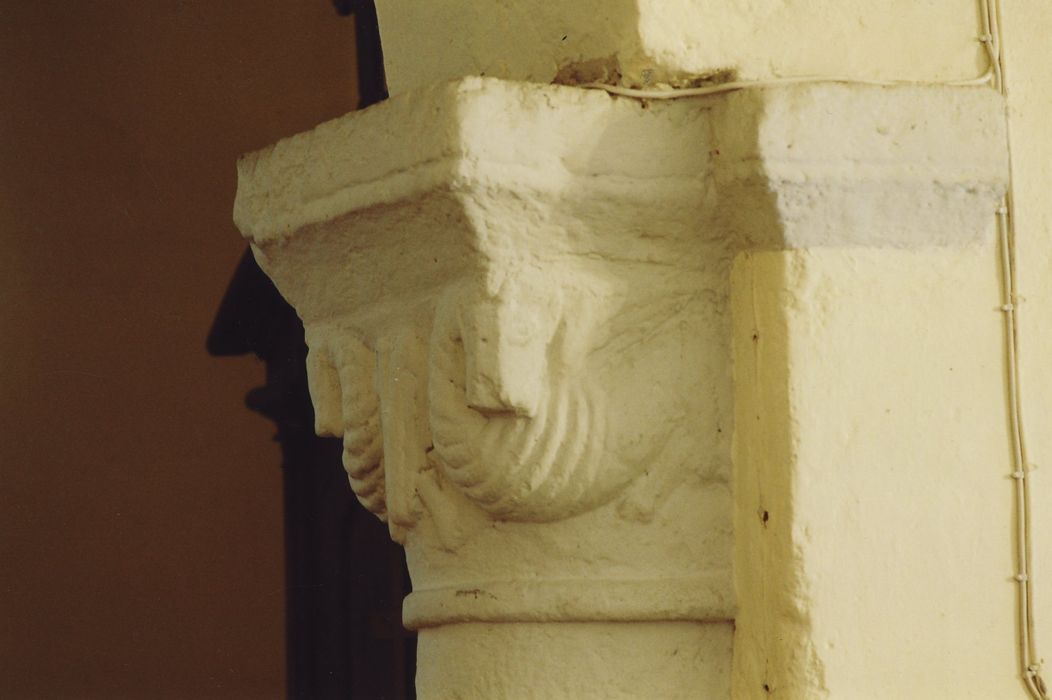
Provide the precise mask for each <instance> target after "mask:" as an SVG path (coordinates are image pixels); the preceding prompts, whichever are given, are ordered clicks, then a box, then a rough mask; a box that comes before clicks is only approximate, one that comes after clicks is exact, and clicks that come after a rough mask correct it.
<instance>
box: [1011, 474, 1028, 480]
mask: <svg viewBox="0 0 1052 700" xmlns="http://www.w3.org/2000/svg"><path fill="white" fill-rule="evenodd" d="M1012 478H1013V479H1017V480H1022V479H1025V478H1026V473H1025V472H1012Z"/></svg>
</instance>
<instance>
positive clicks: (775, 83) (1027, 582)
mask: <svg viewBox="0 0 1052 700" xmlns="http://www.w3.org/2000/svg"><path fill="white" fill-rule="evenodd" d="M979 19H980V23H981V25H982V30H981V31H982V33H981V34H980V35H979V37H978V39H979V42H980V43H981V44H982V45H983V47H984V48H985V49H986V54H987V59H988V61H989V66H988V68H987V70H986V72H984V73H983V74H982V75H981V76H979V77H977V78H969V79H964V80H951V81H914V80H870V79H860V78H852V77H848V76H821V75H817V76H793V77H784V78H771V79H767V80H754V81H734V82H726V83H719V84H715V85H705V86H701V87H694V88H668V89H663V90H642V89H637V88H628V87H621V86H618V85H606V84H603V83H594V82H593V83H585V84H583V85H580V86H579V87H582V88H588V89H593V90H605V91H606V92H608V93H610V94H612V95H618V96H621V97H631V98H636V99H640V100H675V99H683V98H688V97H703V96H707V95H718V94H723V93H728V92H734V91H736V90H748V89H760V88H770V87H780V86H785V85H799V84H821V83H836V84H844V85H870V86H877V87H902V86H934V85H944V86H953V87H983V86H986V87H993V88H994V89H995V90H997V91H998V92H999V93H1000V94H1001V96H1002V97H1003V98H1004V105H1005V124H1006V135H1007V150H1008V162H1009V169H1008V172H1009V175H1008V187H1007V192H1006V194H1005V196H1004V199H1003V200H1002V202H1001V205H1000V206H999V207H998V209H997V211H996V222H997V236H998V242H999V246H998V247H999V253H1000V266H1001V296H1002V304H1001V306H1000V309H1001V311H1002V312H1003V315H1004V326H1005V375H1006V378H1005V382H1006V388H1007V394H1008V419H1009V429H1010V438H1011V441H1012V464H1013V467H1014V468H1013V471H1012V473H1011V477H1012V480H1013V482H1014V484H1015V487H1014V497H1015V525H1014V532H1013V536H1014V539H1015V543H1014V544H1015V550H1016V552H1015V560H1016V573H1015V575H1014V576H1013V577H1012V579H1013V580H1014V581H1015V582H1016V583H1017V584H1018V588H1017V592H1018V594H1017V616H1018V625H1017V627H1018V638H1017V642H1018V646H1019V648H1018V658H1019V663H1020V671H1021V676H1022V680H1023V684H1024V686H1025V687H1026V690H1027V693H1028V694H1029V695H1030V697H1031V698H1033V700H1050V696H1049V693H1048V686H1047V685H1046V684H1045V682H1044V680H1043V679H1042V677H1041V660H1040V656H1039V655H1038V653H1037V643H1036V640H1035V635H1034V595H1033V583H1034V582H1033V524H1032V512H1033V508H1032V504H1031V498H1030V474H1031V465H1030V462H1029V458H1028V456H1027V450H1026V440H1025V435H1024V430H1023V404H1022V391H1021V384H1022V382H1021V379H1020V368H1019V321H1018V311H1019V300H1020V298H1021V297H1020V296H1019V293H1018V290H1017V279H1016V245H1015V243H1016V236H1015V198H1014V196H1013V187H1012V143H1011V133H1010V119H1009V113H1008V86H1007V83H1006V82H1005V70H1004V63H1005V60H1004V42H1003V40H1002V33H1001V5H1000V0H979Z"/></svg>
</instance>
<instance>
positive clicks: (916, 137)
mask: <svg viewBox="0 0 1052 700" xmlns="http://www.w3.org/2000/svg"><path fill="white" fill-rule="evenodd" d="M622 5H624V7H621V6H622ZM659 5H660V7H659ZM709 5H712V4H711V3H702V2H700V0H699V1H697V2H693V1H692V2H688V1H687V0H682V1H680V2H670V3H668V4H667V5H662V4H660V3H651V2H642V1H640V2H638V3H627V2H625V3H594V2H583V3H569V2H566V3H558V2H557V3H523V4H522V8H520V9H512V8H511V5H510V4H507V3H492V4H489V3H472V2H453V0H442V1H437V0H436V1H435V2H428V3H413V4H412V5H410V4H409V3H406V2H404V1H401V0H387V1H386V2H379V3H378V13H379V17H380V22H381V30H382V31H383V39H384V46H385V57H386V60H387V63H388V69H389V79H390V81H391V86H392V93H393V97H392V98H391V99H390V100H388V101H386V102H384V103H381V104H379V105H376V106H374V107H371V108H369V109H367V110H365V111H363V112H359V113H353V114H350V115H347V116H345V117H342V118H340V119H337V120H334V121H332V122H328V123H326V124H322V125H320V126H319V127H317V128H316V129H314V130H313V131H311V132H308V133H305V134H300V135H297V136H293V137H291V138H288V139H285V140H283V141H281V142H279V143H277V144H275V145H274V146H272V147H270V148H268V149H265V150H263V151H260V152H258V153H254V154H251V155H249V156H246V157H245V158H244V159H243V160H242V161H241V163H240V166H239V188H238V196H237V202H236V207H235V218H236V221H237V223H238V226H239V227H240V229H241V231H242V232H243V233H244V234H245V236H246V237H247V238H248V239H249V240H250V241H251V243H252V246H253V250H254V252H255V254H256V258H257V260H258V261H259V263H260V265H261V266H262V267H263V269H264V270H265V271H266V272H267V273H268V274H269V275H270V276H271V277H272V278H273V279H274V281H275V283H276V284H277V286H278V288H279V289H280V290H281V292H282V294H284V295H285V297H286V298H287V299H288V300H289V301H290V303H292V305H293V306H294V307H295V308H296V310H297V311H298V313H299V314H300V316H301V317H302V318H303V320H304V323H305V326H306V329H307V340H308V344H309V346H310V357H309V367H308V370H309V376H310V382H311V393H312V397H313V399H314V405H315V411H316V418H317V428H318V431H319V432H320V433H323V434H332V435H339V436H342V437H343V440H344V447H345V449H344V465H345V467H346V468H347V470H348V473H349V477H350V482H351V487H352V488H353V489H354V491H355V493H356V494H357V495H358V498H359V500H360V501H361V502H362V504H363V506H364V507H366V508H368V509H370V510H371V511H373V512H374V513H376V515H377V516H378V517H380V518H382V519H384V520H385V521H386V522H387V523H388V525H389V527H390V531H391V534H392V536H393V537H394V538H395V539H396V540H397V541H399V542H401V543H402V544H404V545H405V547H406V551H407V556H408V561H409V567H410V573H411V575H412V579H413V592H412V593H411V594H410V595H409V596H408V598H407V599H406V601H405V605H404V613H403V617H404V622H405V624H406V625H407V626H408V627H410V628H413V629H418V630H420V647H419V663H418V677H417V687H418V694H419V696H420V697H421V698H423V699H425V700H427V699H439V698H441V699H446V698H450V699H452V698H466V699H467V698H469V699H472V700H475V699H478V700H489V699H493V700H499V699H503V698H508V699H518V698H538V699H541V698H544V699H549V698H597V699H598V698H641V699H642V698H646V699H648V700H649V699H660V698H713V699H719V700H723V699H726V698H731V697H734V698H765V697H780V698H793V699H801V700H804V699H810V698H822V697H831V698H845V699H853V698H892V697H894V698H943V697H945V698H950V697H953V698H955V699H956V698H963V697H975V698H1001V697H1016V696H1019V697H1024V696H1025V695H1023V693H1024V691H1023V689H1022V685H1021V684H1020V681H1019V678H1018V674H1017V673H1016V672H1015V671H1016V665H1017V664H1016V660H1015V657H1014V656H1013V654H1014V651H1015V649H1016V641H1015V637H1014V634H1015V630H1014V626H1013V604H1014V603H1013V596H1014V595H1015V590H1014V588H1013V587H1012V586H1011V585H1010V584H1009V583H1006V580H1007V579H1008V578H1009V577H1010V575H1011V573H1012V570H1013V569H1012V567H1013V563H1012V549H1011V531H1010V523H1011V519H1012V511H1011V508H1012V502H1011V499H1010V498H1009V493H1010V492H1009V491H1008V490H1007V489H1008V487H1007V486H1005V485H1004V481H1005V480H1004V476H1005V474H1007V472H1008V471H1010V466H1009V461H1008V453H1007V451H1006V447H1005V440H1006V437H1005V436H1006V433H1005V418H1004V376H1003V370H1002V368H1003V363H1004V347H1003V335H1002V326H1001V325H1000V324H1001V321H1002V319H1001V316H1000V315H999V313H998V312H997V308H996V307H997V305H998V303H999V286H998V285H999V282H998V276H997V263H996V260H997V258H996V241H995V233H996V222H997V219H996V216H995V212H996V210H997V208H998V207H999V206H1000V205H1001V202H1002V199H1003V197H1004V196H1005V194H1006V192H1007V191H1008V187H1009V182H1010V168H1009V166H1010V164H1009V153H1008V149H1007V148H1006V143H1007V138H1008V137H1007V133H1006V121H1005V105H1004V101H1003V98H1002V96H1001V95H1000V94H999V93H998V92H997V91H995V90H992V89H990V88H989V87H988V86H986V85H967V86H965V85H956V86H952V85H939V84H923V85H896V86H879V85H863V84H853V85H850V84H828V83H822V82H816V83H811V84H800V85H783V86H772V87H766V88H763V89H751V90H740V91H728V92H724V93H721V94H714V95H708V96H702V97H694V98H689V99H681V100H673V101H662V100H639V99H633V98H627V97H616V96H612V95H608V94H607V93H605V92H602V91H598V90H586V89H583V88H581V87H579V86H572V85H551V84H546V83H549V82H551V81H553V80H556V81H559V82H567V81H569V82H573V81H574V80H581V79H589V80H591V79H600V80H607V81H616V80H621V81H622V82H624V83H625V84H633V83H634V84H636V85H646V83H647V82H648V81H650V82H660V81H665V82H669V83H671V84H673V85H679V86H683V85H689V84H693V82H696V80H695V79H696V78H698V77H699V76H703V77H704V76H709V77H712V76H717V79H720V80H723V79H727V78H728V77H730V76H731V75H736V76H738V77H739V78H740V77H746V78H758V79H764V78H769V77H771V75H772V73H774V74H784V72H785V71H798V69H799V71H803V70H805V69H808V68H810V69H811V70H814V71H824V72H828V71H831V70H834V69H835V70H837V72H843V71H850V72H853V74H855V75H857V77H860V78H874V77H876V78H895V79H899V78H902V79H910V80H919V81H929V82H934V81H947V80H951V79H957V78H967V77H974V76H975V75H978V74H980V73H981V72H982V70H983V69H984V64H982V63H981V61H980V60H979V58H981V57H982V55H983V54H982V50H981V47H979V46H978V42H976V38H975V37H976V27H977V23H978V20H977V15H976V10H975V7H974V6H973V5H972V4H970V3H954V2H950V1H949V0H942V1H941V2H939V3H927V4H922V3H905V2H896V3H891V4H890V5H891V6H889V7H886V8H883V7H882V8H881V9H880V10H877V9H874V8H873V7H872V6H871V5H870V4H867V3H812V4H807V5H806V7H805V6H804V5H802V4H801V5H800V6H799V7H797V6H796V5H795V4H794V3H791V2H780V3H724V4H721V5H714V6H712V7H709ZM819 6H820V7H821V8H825V9H826V10H828V12H827V13H826V15H822V16H823V18H824V19H823V21H826V22H828V24H829V27H830V28H831V31H832V36H833V38H832V40H831V42H830V45H829V46H828V47H826V50H825V51H823V50H821V49H819V48H813V49H811V50H810V52H807V51H804V50H803V49H800V48H799V47H797V46H795V45H794V47H792V49H791V50H790V48H788V47H787V45H786V44H785V41H786V40H785V38H784V37H782V36H781V34H780V33H779V32H777V31H776V29H777V28H776V27H775V26H774V25H773V24H772V22H774V21H775V19H777V18H782V19H783V20H784V22H785V28H786V29H787V30H789V29H792V30H793V31H799V32H805V31H812V33H813V29H810V30H809V29H808V28H809V27H812V23H813V21H814V19H815V17H816V16H818V15H815V13H816V12H818V10H817V9H816V8H817V7H819ZM524 8H529V9H530V11H529V12H527V11H526V10H525V9H524ZM677 13H678V14H677ZM819 14H820V15H821V13H819ZM677 18H678V21H673V20H674V19H677ZM943 18H944V19H945V21H943ZM897 21H901V22H902V23H903V26H904V27H906V29H904V30H903V31H902V32H900V33H897V34H896V35H895V40H894V42H892V43H893V48H894V49H895V50H894V51H891V52H889V53H888V54H885V53H884V48H886V47H885V46H884V44H882V42H881V37H882V36H885V34H886V33H884V34H882V32H883V31H884V29H883V28H886V27H888V26H892V25H894V24H895V22H897ZM425 25H426V27H428V28H429V29H428V31H425V29H424V27H425ZM753 25H755V31H753V30H752V29H751V28H752V27H753ZM1049 26H1052V23H1050V25H1049ZM559 27H565V30H561V29H558V28H559ZM722 27H726V31H725V32H723V31H719V30H720V29H721V28H722ZM867 28H868V29H867ZM512 29H514V30H515V31H512ZM502 31H503V32H511V33H510V34H508V36H509V37H510V38H509V39H508V41H507V42H502V41H498V39H499V37H500V36H502V35H501V34H500V32H502ZM564 34H565V35H566V37H567V38H566V40H565V41H563V40H562V39H561V38H559V37H562V36H563V35H564ZM570 37H574V38H573V39H572V40H571V38H570ZM710 40H711V41H710ZM780 42H781V43H780ZM895 42H897V43H895ZM925 42H927V44H925ZM845 47H847V48H845ZM918 47H922V48H918ZM923 47H926V48H923ZM907 49H909V50H916V51H918V52H920V53H919V55H920V56H922V57H923V56H937V58H933V59H932V60H913V61H906V60H904V59H903V57H902V52H903V51H906V50H907ZM838 52H840V53H839V54H838ZM838 55H843V61H842V66H841V67H840V68H835V66H834V64H836V63H837V60H836V57H837V56H838ZM779 61H783V62H784V63H779ZM783 69H784V70H783ZM721 71H722V72H721ZM799 71H798V72H799ZM478 73H486V74H487V76H491V75H495V76H496V77H479V76H477V75H472V74H478ZM1049 94H1052V92H1050V93H1049ZM1046 233H1047V232H1046ZM1047 240H1048V239H1047V238H1046V244H1047ZM1045 259H1047V256H1046V258H1045ZM1049 296H1052V294H1050V295H1049ZM1042 371H1044V370H1042ZM1042 376H1045V377H1047V376H1048V374H1047V373H1046V374H1044V375H1042ZM1039 442H1040V441H1039ZM1002 488H1003V489H1005V490H1004V491H1003V493H1002V492H1001V491H998V489H1002ZM1042 518H1044V519H1042ZM1046 522H1047V518H1045V517H1044V516H1041V517H1040V518H1039V523H1046Z"/></svg>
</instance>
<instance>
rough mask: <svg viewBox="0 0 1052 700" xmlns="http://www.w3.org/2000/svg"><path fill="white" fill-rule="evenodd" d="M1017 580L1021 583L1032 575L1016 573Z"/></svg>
mask: <svg viewBox="0 0 1052 700" xmlns="http://www.w3.org/2000/svg"><path fill="white" fill-rule="evenodd" d="M1015 580H1016V581H1018V582H1019V583H1026V582H1027V581H1029V580H1030V577H1029V576H1027V575H1026V574H1016V575H1015Z"/></svg>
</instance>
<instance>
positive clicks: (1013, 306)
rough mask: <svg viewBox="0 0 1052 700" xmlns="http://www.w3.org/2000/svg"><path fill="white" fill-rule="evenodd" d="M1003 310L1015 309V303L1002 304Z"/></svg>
mask: <svg viewBox="0 0 1052 700" xmlns="http://www.w3.org/2000/svg"><path fill="white" fill-rule="evenodd" d="M1001 311H1015V304H1001Z"/></svg>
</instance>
